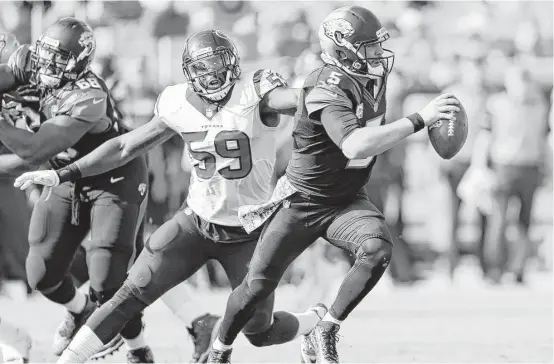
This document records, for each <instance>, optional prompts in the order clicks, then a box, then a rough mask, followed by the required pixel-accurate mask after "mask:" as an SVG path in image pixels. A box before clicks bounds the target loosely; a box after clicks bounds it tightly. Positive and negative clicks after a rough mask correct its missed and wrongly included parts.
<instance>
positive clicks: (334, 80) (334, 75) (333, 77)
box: [304, 64, 362, 104]
mask: <svg viewBox="0 0 554 364" xmlns="http://www.w3.org/2000/svg"><path fill="white" fill-rule="evenodd" d="M315 86H323V87H324V88H327V89H329V90H335V92H337V90H338V89H340V90H341V91H342V93H344V94H345V95H346V96H347V97H348V99H349V100H350V101H351V102H352V103H353V104H358V103H360V102H361V100H362V89H361V86H360V85H358V83H357V82H356V81H355V80H354V79H353V78H352V77H351V76H350V75H348V74H347V73H346V72H345V71H343V70H342V69H340V68H339V67H336V66H332V65H328V64H326V65H323V66H322V67H320V68H318V69H317V70H316V71H315V72H313V73H312V74H311V75H310V76H308V78H307V79H306V82H305V83H304V87H305V88H310V87H315Z"/></svg>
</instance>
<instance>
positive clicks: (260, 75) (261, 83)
mask: <svg viewBox="0 0 554 364" xmlns="http://www.w3.org/2000/svg"><path fill="white" fill-rule="evenodd" d="M253 82H254V89H255V90H256V95H258V97H259V98H260V100H261V99H263V98H264V96H265V95H266V94H267V93H268V92H270V91H271V90H273V89H275V88H277V87H282V86H287V81H286V80H285V78H284V77H283V76H281V75H280V74H279V73H278V72H276V71H273V70H270V69H260V70H257V71H256V72H255V73H254V78H253Z"/></svg>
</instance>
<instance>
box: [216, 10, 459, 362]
mask: <svg viewBox="0 0 554 364" xmlns="http://www.w3.org/2000/svg"><path fill="white" fill-rule="evenodd" d="M388 38H389V34H388V32H387V30H386V29H385V28H384V27H382V25H381V23H380V21H379V20H378V19H377V17H376V16H375V15H374V14H373V13H372V12H371V11H369V10H367V9H365V8H363V7H359V6H346V7H342V8H339V9H336V10H334V11H333V12H331V14H329V15H328V16H327V18H326V19H325V20H324V21H323V23H322V25H321V27H320V30H319V39H320V44H321V47H322V51H323V53H322V58H323V60H324V61H325V64H324V65H323V66H321V67H319V68H317V69H316V70H315V71H313V72H312V73H311V74H310V75H309V76H308V77H307V79H306V81H305V82H304V85H303V89H302V91H301V95H300V101H299V107H298V111H297V113H296V116H295V118H296V120H295V125H294V129H293V151H292V157H291V160H290V162H289V164H288V167H287V171H286V175H285V176H284V177H282V179H281V181H279V183H278V185H279V184H281V185H286V186H288V188H286V189H285V190H287V191H288V192H287V193H284V194H282V195H281V196H276V195H275V194H274V196H273V197H272V200H273V201H279V200H281V203H280V204H276V203H274V206H275V207H274V210H275V211H274V212H273V214H272V215H271V217H270V218H269V219H270V220H269V223H267V224H266V225H265V227H264V230H263V231H262V233H261V236H260V241H259V242H258V245H257V247H256V250H255V251H254V255H253V257H252V260H251V262H250V268H249V272H248V274H247V276H246V278H245V279H244V280H243V282H242V283H241V284H240V285H239V286H238V287H237V288H235V289H234V291H233V292H232V293H231V296H230V297H229V300H228V302H227V309H226V312H225V317H224V319H223V322H222V323H221V326H220V328H219V334H218V338H217V339H216V340H215V341H214V343H213V345H212V349H211V351H210V353H209V356H208V362H210V363H228V362H229V361H230V356H231V350H232V346H231V345H232V344H233V342H234V341H235V339H236V337H237V335H238V333H239V332H240V330H241V329H242V327H243V326H244V323H245V322H247V321H248V320H249V318H250V317H251V316H252V314H253V313H254V310H255V307H256V303H257V302H259V301H260V300H262V299H264V298H265V297H267V296H268V295H270V294H271V293H272V292H273V291H274V290H275V288H276V287H277V285H278V283H279V281H280V279H281V277H282V275H283V273H284V272H285V270H286V269H287V267H288V266H289V264H290V263H292V261H294V259H295V258H296V257H298V256H299V255H300V254H301V253H302V252H303V251H304V250H305V249H306V248H307V247H308V246H310V245H311V244H312V243H313V242H314V241H315V240H316V239H317V238H318V237H324V238H325V239H326V240H328V241H329V242H331V243H332V244H334V245H336V246H338V247H340V248H342V249H347V250H349V251H351V252H352V253H353V254H354V255H355V256H356V261H355V263H354V265H353V266H352V268H351V269H350V271H349V272H348V274H347V276H346V278H345V279H344V281H343V284H342V285H341V288H340V289H339V292H338V295H337V297H336V299H335V301H334V303H333V305H332V307H331V308H330V309H329V311H328V313H327V314H326V315H325V316H324V317H323V319H322V320H321V322H320V323H319V324H318V325H317V326H316V327H315V329H314V330H312V332H311V333H310V334H309V335H308V336H306V337H305V338H303V340H302V342H303V345H302V351H301V353H302V356H303V360H304V361H311V362H313V361H315V360H317V362H319V363H337V362H338V353H337V347H336V344H337V340H338V331H339V328H340V324H341V323H342V322H343V321H344V320H345V319H346V318H347V317H348V315H349V314H350V313H351V312H352V310H353V309H354V308H355V307H356V306H357V305H358V304H359V303H360V302H361V301H362V300H363V299H364V297H365V296H366V295H367V294H368V293H369V292H370V291H371V290H372V289H373V287H374V286H375V285H376V284H377V282H378V281H379V279H380V278H381V276H382V275H383V273H384V271H385V269H386V267H387V266H388V264H389V262H390V258H391V253H392V239H391V236H390V233H389V231H388V230H387V227H386V225H385V221H384V217H383V215H382V214H381V212H380V211H379V210H378V209H377V208H376V207H375V206H374V205H373V204H372V203H371V202H369V199H368V197H367V194H366V192H365V191H364V185H365V184H366V181H367V180H368V178H369V176H370V174H371V169H372V167H373V164H374V163H375V158H376V157H377V155H378V154H380V153H382V152H384V151H385V150H388V149H390V148H392V147H393V146H394V145H395V144H396V143H398V142H399V141H401V140H402V139H404V138H406V137H408V136H409V135H412V134H413V133H415V132H417V131H419V130H422V129H423V128H424V127H425V126H426V125H430V124H431V123H433V122H435V121H436V120H438V119H449V120H452V119H454V116H453V115H451V114H450V112H452V111H458V110H459V108H458V107H457V106H456V104H457V103H458V101H457V100H456V99H455V98H454V97H453V96H452V95H441V96H439V97H437V98H436V99H435V100H433V101H431V102H430V103H429V104H428V105H427V106H426V107H425V108H424V109H422V110H421V111H420V112H419V113H415V114H412V115H410V116H407V117H405V118H402V119H399V120H396V121H394V122H392V123H386V122H385V111H386V97H385V92H386V81H387V76H388V74H389V73H390V72H391V69H392V65H393V60H394V54H393V52H391V51H389V50H386V49H384V48H383V46H382V45H383V42H385V41H386V40H387V39H388ZM264 207H265V208H264V209H262V210H261V211H260V213H259V215H258V216H257V218H254V217H252V215H253V214H255V213H256V207H255V206H252V207H249V208H247V209H245V210H244V211H243V212H241V211H239V213H240V214H243V215H242V216H243V221H245V227H247V226H249V225H251V226H250V228H253V227H254V226H255V225H257V224H258V223H261V222H260V221H263V218H264V217H265V216H267V215H269V214H268V211H267V206H264Z"/></svg>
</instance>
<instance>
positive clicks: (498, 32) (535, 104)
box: [0, 0, 553, 304]
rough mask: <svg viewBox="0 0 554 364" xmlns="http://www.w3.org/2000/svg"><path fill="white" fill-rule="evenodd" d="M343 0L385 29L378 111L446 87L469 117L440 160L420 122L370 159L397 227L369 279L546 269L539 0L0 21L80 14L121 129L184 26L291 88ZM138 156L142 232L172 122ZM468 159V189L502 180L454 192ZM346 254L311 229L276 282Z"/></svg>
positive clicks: (142, 104) (548, 21) (344, 262)
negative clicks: (221, 39)
mask: <svg viewBox="0 0 554 364" xmlns="http://www.w3.org/2000/svg"><path fill="white" fill-rule="evenodd" d="M349 4H359V5H362V6H366V7H367V8H368V9H370V10H371V11H373V12H374V13H375V14H376V15H377V16H378V17H379V18H380V19H381V21H382V22H383V24H384V26H386V27H387V28H388V29H389V32H390V33H391V39H390V40H389V41H387V42H386V44H385V48H388V49H390V50H392V51H394V52H395V54H396V59H395V65H394V69H393V72H392V74H391V75H390V77H389V80H388V90H387V98H388V108H389V109H388V112H387V114H388V115H387V118H388V120H389V121H393V120H396V119H398V118H400V117H402V116H403V115H407V114H410V113H412V112H415V111H417V110H419V108H421V107H423V106H424V105H425V103H426V102H427V101H428V100H430V99H431V98H433V97H435V96H436V95H437V94H438V93H440V92H442V91H444V90H452V91H453V92H454V93H455V94H456V95H457V96H458V97H459V99H460V100H461V101H462V103H463V105H464V106H465V108H466V111H467V114H468V118H469V125H470V131H469V136H468V140H467V142H466V144H465V146H464V148H463V149H462V151H461V152H460V153H459V155H458V156H456V157H455V158H454V159H452V160H450V161H444V160H441V159H440V158H439V157H438V156H437V155H436V153H435V152H434V150H433V149H432V147H431V146H430V144H429V142H428V137H427V133H426V132H422V133H418V134H416V135H414V136H412V137H410V138H408V139H407V140H405V141H404V142H403V143H401V144H400V145H399V146H397V147H395V148H393V149H392V150H391V151H389V152H387V153H385V154H384V155H382V156H381V157H379V158H378V162H377V164H376V166H375V168H374V172H373V174H372V177H371V180H370V182H369V183H368V190H369V192H370V194H371V199H372V201H373V202H374V203H375V204H376V205H377V206H379V207H380V208H381V209H382V210H383V211H384V213H385V215H386V218H387V222H388V224H389V227H390V229H391V231H392V233H393V235H394V237H395V238H396V241H395V244H396V246H395V252H394V261H393V264H392V265H391V268H390V269H389V273H390V274H389V276H388V278H387V280H386V281H385V282H386V283H380V286H384V287H388V286H390V287H394V286H404V285H414V284H418V285H425V284H428V285H432V284H446V285H450V284H456V283H457V282H460V281H464V280H465V281H471V282H472V283H471V284H491V283H492V284H512V282H515V283H517V284H520V283H521V284H533V277H534V276H535V275H536V274H539V273H540V272H550V271H551V270H552V222H553V219H552V218H553V215H552V200H553V196H552V149H551V148H552V142H551V136H550V135H551V134H550V128H551V126H552V119H553V112H552V86H553V85H552V84H553V74H552V72H553V71H552V66H553V58H552V57H553V37H552V34H553V20H552V13H553V3H552V2H534V1H509V2H507V1H456V2H429V1H390V2H389V1H371V2H368V1H349V2H344V1H318V2H317V3H315V2H304V1H302V2H300V1H299V2H293V1H290V2H288V1H287V2H272V1H264V2H256V1H224V2H223V1H211V2H166V1H156V0H148V1H110V2H101V1H79V2H78V1H35V2H28V1H3V2H0V29H3V30H4V31H7V32H11V33H13V34H15V35H16V37H17V38H18V39H19V41H20V42H21V43H30V42H34V41H35V40H36V39H37V38H38V36H39V35H40V33H41V32H42V31H43V30H44V28H45V27H46V26H47V25H49V24H50V23H52V22H54V21H55V20H56V19H57V18H59V17H62V16H67V15H71V16H76V17H78V18H80V19H83V20H86V21H87V22H88V23H89V24H90V25H91V26H92V27H93V28H94V31H95V33H96V38H97V54H96V61H95V64H94V66H93V67H94V69H95V71H96V72H98V74H99V75H101V76H102V77H103V78H104V79H105V80H106V81H107V84H108V85H109V87H110V88H111V89H112V92H113V97H114V98H115V99H116V100H117V103H118V107H119V109H120V111H121V112H122V114H123V116H124V122H125V124H126V125H127V126H128V127H129V128H135V127H137V126H140V125H141V124H143V123H145V122H147V121H148V120H150V118H151V117H152V116H153V107H154V103H155V101H156V98H157V95H158V94H159V93H160V92H161V90H163V88H164V87H166V86H167V85H169V84H172V83H179V82H183V81H184V78H183V75H182V71H181V51H182V46H183V43H184V40H185V39H186V37H187V36H188V35H190V34H191V33H193V32H195V31H199V30H202V29H206V28H216V29H220V30H222V31H223V32H225V33H227V34H228V35H230V37H231V38H232V40H233V41H234V42H235V43H236V45H237V47H238V50H239V54H240V56H241V62H242V65H241V67H242V69H243V70H245V71H248V70H254V69H257V68H272V69H275V70H277V71H279V72H280V73H281V74H282V75H283V76H285V78H287V79H288V82H289V85H292V86H293V87H301V85H302V83H303V80H304V78H305V77H306V76H307V75H308V74H309V73H310V72H311V71H312V70H313V69H315V68H316V67H317V66H318V65H319V64H320V63H321V60H320V57H319V44H318V39H317V29H318V27H319V24H320V23H321V21H322V20H323V18H324V17H325V15H326V14H327V13H328V12H330V11H331V10H332V9H334V8H336V7H339V6H343V5H349ZM282 125H283V126H282V145H283V148H282V153H283V154H282V155H281V159H280V168H284V167H285V166H286V160H287V151H288V153H290V150H289V149H290V145H289V144H288V137H290V131H291V128H292V124H291V123H287V122H283V123H282ZM483 130H485V131H483ZM487 130H488V132H487ZM484 133H489V135H490V136H492V138H489V139H488V140H491V141H490V143H489V144H487V145H485V146H484V145H483V142H481V141H479V142H477V141H478V140H480V136H481V135H484ZM481 139H482V138H481ZM479 148H480V149H479ZM483 148H488V150H490V151H491V153H490V155H491V157H490V158H488V160H487V161H485V164H486V166H485V165H479V163H480V161H479V158H478V157H479V155H482V154H483V152H482V150H485V149H483ZM149 162H150V169H151V170H150V174H151V178H150V181H151V187H150V201H149V206H148V223H149V231H152V229H154V228H155V227H156V226H158V225H160V224H161V223H163V222H164V221H165V220H166V219H168V217H170V216H171V214H172V213H173V212H175V211H176V210H177V209H178V208H179V206H180V205H181V203H182V201H183V200H184V199H185V198H186V194H187V188H188V179H189V175H188V172H187V170H188V166H187V163H186V161H184V160H183V158H182V141H181V140H180V138H179V137H178V136H177V137H175V138H174V139H172V140H170V141H169V142H167V143H166V144H165V145H163V146H162V147H160V148H159V149H157V150H154V151H152V152H151V153H150V155H149ZM470 165H472V166H474V167H475V168H474V170H476V171H477V173H475V174H474V175H476V176H477V177H475V178H471V180H469V177H468V181H467V185H468V186H470V187H468V188H469V189H470V190H471V191H476V190H477V186H481V187H482V186H484V185H486V183H479V182H478V181H479V178H478V177H479V176H481V177H482V176H483V175H486V174H485V173H484V172H483V170H487V171H489V172H490V173H491V175H490V176H495V178H496V179H497V180H499V181H500V182H499V183H498V184H497V186H496V188H494V189H488V190H487V189H486V188H483V191H480V192H479V193H476V192H475V193H473V194H471V193H470V194H466V196H465V198H464V200H461V199H460V197H459V196H460V193H459V191H458V186H459V184H460V181H462V179H463V177H464V176H467V174H466V172H467V170H468V168H470ZM491 178H492V177H491ZM476 181H477V182H476ZM8 183H11V182H8ZM472 186H473V187H472ZM0 192H1V193H2V194H13V193H14V190H13V189H11V188H4V189H1V190H0ZM469 195H471V196H469ZM3 198H4V197H3V196H1V197H0V199H3ZM487 199H488V200H490V201H491V203H490V204H489V205H488V207H487V206H485V205H486V204H484V203H483V201H485V200H487ZM488 200H487V201H488ZM32 203H33V200H32V198H31V199H30V200H29V203H28V206H27V207H28V208H29V209H30V208H31V206H32ZM2 218H3V217H2V215H0V220H1V219H2ZM4 218H5V217H4ZM4 226H5V225H4ZM9 226H12V227H13V225H9ZM1 235H3V236H7V235H6V234H5V233H4V231H2V232H1ZM25 244H26V241H25V240H23V241H21V239H19V238H15V237H12V238H3V239H2V241H1V242H0V245H1V247H0V249H2V251H3V252H4V253H2V254H0V257H2V258H3V259H4V261H3V262H2V263H1V266H2V267H3V268H2V269H0V271H2V272H3V275H4V277H5V278H7V279H8V280H10V281H14V280H18V279H22V278H24V269H22V268H23V267H24V257H25V251H24V249H23V248H22V247H24V246H25ZM487 251H491V252H493V253H494V252H498V251H502V252H506V254H504V255H503V256H504V257H505V259H504V260H503V262H504V261H505V263H503V264H504V265H503V266H504V267H505V269H504V270H505V273H506V274H504V275H502V276H501V277H499V276H498V275H495V274H489V273H490V272H487V267H486V266H487V262H486V259H485V258H484V257H485V256H486V252H487ZM493 253H491V254H493ZM349 263H350V261H349V257H348V256H344V255H343V253H342V252H339V251H336V250H335V249H334V248H333V247H332V246H330V245H329V244H325V243H324V242H318V244H315V245H314V246H313V247H312V249H311V250H310V251H309V253H307V254H304V255H303V256H302V257H301V258H300V259H299V260H298V261H297V262H296V263H295V264H294V265H293V266H292V267H291V269H290V270H289V273H288V274H287V276H286V279H285V282H284V284H290V285H291V286H292V287H296V286H303V287H305V289H303V290H302V291H299V292H305V294H306V295H310V296H313V295H325V289H321V286H322V285H325V284H328V283H329V279H332V280H336V279H338V281H337V282H336V283H337V284H339V283H340V280H341V279H342V277H343V273H344V272H346V271H347V270H348V269H349ZM308 267H309V268H310V269H308ZM314 267H317V268H316V269H314ZM340 272H343V273H340ZM493 273H494V272H493ZM335 277H339V278H335ZM323 282H325V283H323ZM193 284H194V285H195V286H196V287H197V288H198V289H201V290H209V289H211V288H213V287H224V286H226V285H227V282H226V278H225V277H224V275H223V273H222V272H221V271H220V268H219V266H218V265H217V264H214V265H210V266H209V267H208V268H207V269H206V270H204V271H202V272H199V273H198V274H197V275H196V276H195V279H194V280H193ZM9 286H10V285H9V284H7V285H6V286H5V287H9ZM318 287H319V288H318ZM6 290H9V289H8V288H6ZM316 291H317V292H316ZM303 294H304V293H303ZM299 302H304V304H307V303H306V301H305V300H304V301H302V300H299ZM311 302H314V299H310V300H309V301H308V303H311Z"/></svg>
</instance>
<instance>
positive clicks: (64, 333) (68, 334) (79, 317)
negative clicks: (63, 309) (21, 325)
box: [52, 295, 96, 356]
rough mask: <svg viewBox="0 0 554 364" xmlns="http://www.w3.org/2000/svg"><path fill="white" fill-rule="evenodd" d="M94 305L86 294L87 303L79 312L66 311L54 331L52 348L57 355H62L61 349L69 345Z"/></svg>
mask: <svg viewBox="0 0 554 364" xmlns="http://www.w3.org/2000/svg"><path fill="white" fill-rule="evenodd" d="M95 309H96V305H95V304H94V303H93V302H92V301H91V300H90V297H89V296H88V295H87V303H86V304H85V308H84V309H83V312H81V313H73V312H69V311H67V314H66V316H65V318H64V320H63V321H62V322H61V323H60V325H59V326H58V328H57V329H56V332H55V333H54V343H53V344H52V350H53V351H54V354H55V355H57V356H60V355H62V353H63V351H64V350H65V349H66V348H67V347H68V346H69V343H70V342H71V340H73V337H74V336H75V334H76V333H77V331H79V329H80V328H81V327H83V325H84V324H85V323H86V322H87V319H88V318H89V317H90V315H92V313H93V312H94V310H95Z"/></svg>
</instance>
